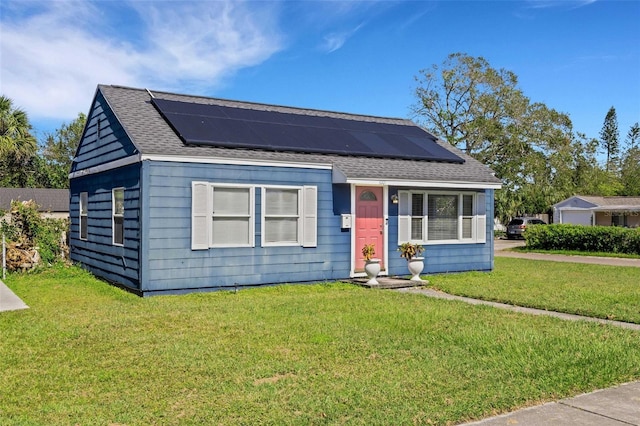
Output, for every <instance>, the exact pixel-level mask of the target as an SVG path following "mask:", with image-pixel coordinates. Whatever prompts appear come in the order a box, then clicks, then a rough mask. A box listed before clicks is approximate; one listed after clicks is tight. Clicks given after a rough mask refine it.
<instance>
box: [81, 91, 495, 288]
mask: <svg viewBox="0 0 640 426" xmlns="http://www.w3.org/2000/svg"><path fill="white" fill-rule="evenodd" d="M70 184H71V234H70V246H71V255H70V256H71V259H73V260H74V261H76V262H79V263H81V264H82V265H83V266H84V267H85V268H87V269H89V270H90V271H92V272H93V273H94V274H95V275H97V276H100V277H103V278H105V279H107V280H109V281H111V282H114V283H118V284H120V285H122V286H124V287H126V288H128V289H129V290H131V291H134V292H136V293H137V294H141V295H154V294H176V293H185V292H194V291H208V290H214V289H222V288H234V287H241V286H253V285H262V284H272V283H283V282H305V281H324V280H337V279H346V278H350V277H359V276H364V270H363V268H364V263H363V260H362V254H361V248H362V246H363V244H365V243H374V244H376V257H379V258H381V259H382V272H381V275H407V274H408V271H407V263H406V261H405V260H404V259H402V258H401V257H400V255H399V253H398V252H397V248H398V245H399V244H400V243H402V242H405V241H413V242H417V243H421V244H423V245H425V247H426V252H425V256H426V262H425V263H426V267H425V272H426V273H435V272H448V271H466V270H491V269H492V268H493V238H492V236H493V223H492V220H491V218H493V199H494V190H495V189H498V188H500V186H501V184H500V181H499V180H498V179H497V178H496V177H495V176H494V174H493V173H492V171H491V170H489V169H488V168H487V167H486V166H484V165H482V164H481V163H479V162H478V161H476V160H474V159H472V158H471V157H469V156H467V155H465V154H463V153H462V152H461V151H459V150H457V149H455V148H453V147H452V146H450V145H449V144H447V143H445V142H442V141H439V140H436V138H435V137H433V136H432V135H431V134H429V133H427V132H425V131H424V130H422V129H421V128H420V127H418V126H416V125H415V124H413V123H412V122H411V121H408V120H403V119H395V118H382V117H371V116H362V115H353V114H343V113H336V112H328V111H318V110H309V109H300V108H289V107H282V106H274V105H264V104H255V103H247V102H235V101H228V100H221V99H212V98H205V97H197V96H186V95H178V94H172V93H163V92H150V91H148V90H142V89H133V88H125V87H119V86H104V85H100V86H98V88H97V91H96V94H95V97H94V100H93V103H92V106H91V110H90V111H89V114H88V120H87V125H86V128H85V130H84V134H83V137H82V140H81V142H80V144H79V147H78V150H77V152H76V155H75V159H74V162H73V166H72V170H71V174H70ZM487 217H488V218H489V220H487Z"/></svg>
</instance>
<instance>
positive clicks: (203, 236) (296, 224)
mask: <svg viewBox="0 0 640 426" xmlns="http://www.w3.org/2000/svg"><path fill="white" fill-rule="evenodd" d="M191 185H192V191H191V194H192V196H191V249H192V250H206V249H209V248H211V247H216V248H217V247H253V246H254V245H255V222H256V217H255V211H256V197H255V192H256V187H255V186H252V185H235V184H218V183H210V182H192V184H191ZM261 202H262V205H261V212H262V217H261V225H262V226H261V230H262V232H261V237H262V238H261V242H262V245H263V246H276V245H302V246H303V247H316V246H317V241H316V240H317V187H315V186H301V187H300V186H296V187H290V186H287V187H285V186H278V187H276V186H270V187H262V188H261Z"/></svg>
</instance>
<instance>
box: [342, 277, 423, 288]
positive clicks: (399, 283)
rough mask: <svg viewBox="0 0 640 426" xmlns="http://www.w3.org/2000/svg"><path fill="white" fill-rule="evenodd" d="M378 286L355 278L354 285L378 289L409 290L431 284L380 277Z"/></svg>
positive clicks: (399, 278) (406, 279)
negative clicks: (409, 288)
mask: <svg viewBox="0 0 640 426" xmlns="http://www.w3.org/2000/svg"><path fill="white" fill-rule="evenodd" d="M376 279H377V280H378V284H367V278H353V279H352V280H351V282H352V283H354V284H357V285H360V286H363V287H367V288H378V289H394V288H408V287H420V286H423V285H427V284H429V281H427V280H423V281H422V283H418V282H416V281H411V280H409V279H408V278H402V277H380V276H378V278H376Z"/></svg>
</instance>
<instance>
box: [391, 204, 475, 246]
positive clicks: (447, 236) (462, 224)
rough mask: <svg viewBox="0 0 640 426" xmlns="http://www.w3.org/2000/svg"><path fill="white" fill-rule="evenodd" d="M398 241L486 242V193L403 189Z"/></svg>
mask: <svg viewBox="0 0 640 426" xmlns="http://www.w3.org/2000/svg"><path fill="white" fill-rule="evenodd" d="M398 198H399V206H398V209H399V210H398V242H399V243H400V244H402V243H404V242H409V241H410V242H413V243H419V244H436V243H465V242H476V243H479V242H485V240H486V229H485V228H486V213H485V195H484V193H470V192H460V193H454V192H436V191H399V192H398Z"/></svg>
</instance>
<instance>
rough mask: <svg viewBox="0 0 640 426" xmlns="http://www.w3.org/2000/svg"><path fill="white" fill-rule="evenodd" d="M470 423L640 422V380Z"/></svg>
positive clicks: (607, 425)
mask: <svg viewBox="0 0 640 426" xmlns="http://www.w3.org/2000/svg"><path fill="white" fill-rule="evenodd" d="M466 425H484V426H502V425H519V426H538V425H581V426H623V425H636V426H640V382H633V383H625V384H623V385H620V386H616V387H614V388H610V389H604V390H597V391H595V392H591V393H586V394H583V395H579V396H576V397H575V398H567V399H562V400H560V401H557V402H550V403H548V404H544V405H540V406H538V407H530V408H525V409H522V410H518V411H514V412H512V413H508V414H503V415H501V416H496V417H490V418H487V419H484V420H480V421H477V422H472V423H466Z"/></svg>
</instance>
